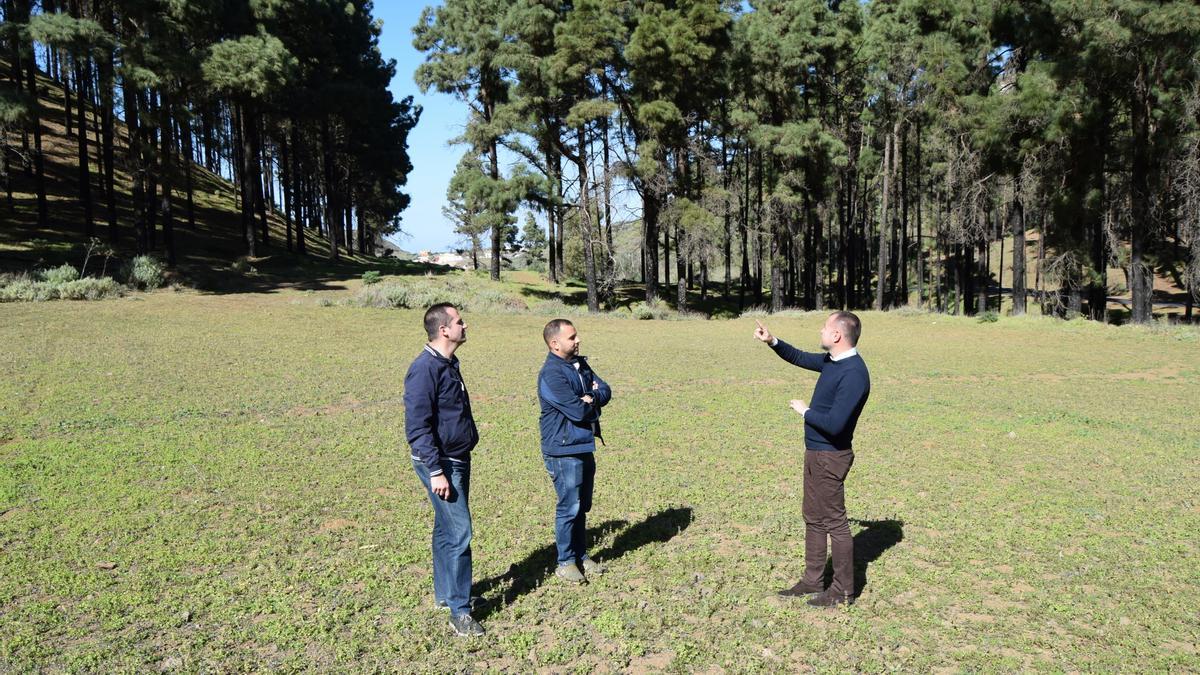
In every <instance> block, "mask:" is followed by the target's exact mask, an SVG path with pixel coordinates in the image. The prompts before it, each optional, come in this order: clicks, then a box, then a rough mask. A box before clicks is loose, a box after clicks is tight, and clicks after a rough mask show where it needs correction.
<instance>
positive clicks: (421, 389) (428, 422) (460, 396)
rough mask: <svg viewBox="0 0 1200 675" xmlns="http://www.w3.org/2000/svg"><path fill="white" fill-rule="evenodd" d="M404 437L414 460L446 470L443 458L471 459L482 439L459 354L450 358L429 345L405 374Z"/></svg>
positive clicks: (434, 472) (431, 471)
mask: <svg viewBox="0 0 1200 675" xmlns="http://www.w3.org/2000/svg"><path fill="white" fill-rule="evenodd" d="M404 436H405V437H406V438H407V439H408V444H409V445H410V446H412V457H413V459H417V460H420V461H421V462H422V463H423V464H425V466H426V467H428V468H429V475H431V476H436V475H438V474H440V473H442V465H441V461H442V460H443V459H449V460H452V461H458V462H469V461H471V450H473V449H474V448H475V444H476V443H478V442H479V431H478V430H477V429H476V428H475V418H473V417H472V416H471V399H470V397H469V396H467V385H466V383H464V382H463V378H462V373H461V372H460V371H459V368H458V357H457V356H455V357H452V358H449V359H448V358H446V357H444V356H442V355H441V354H440V353H438V351H437V350H436V349H434V348H433V347H430V346H429V345H425V349H423V350H421V353H420V354H418V355H417V358H416V359H414V360H413V362H412V365H411V366H409V367H408V374H407V375H405V376H404Z"/></svg>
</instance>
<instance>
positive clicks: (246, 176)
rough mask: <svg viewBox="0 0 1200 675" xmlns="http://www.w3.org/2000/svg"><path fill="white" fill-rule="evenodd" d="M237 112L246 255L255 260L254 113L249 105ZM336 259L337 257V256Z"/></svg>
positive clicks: (239, 108) (256, 255) (238, 109)
mask: <svg viewBox="0 0 1200 675" xmlns="http://www.w3.org/2000/svg"><path fill="white" fill-rule="evenodd" d="M236 110H237V118H238V120H237V121H238V124H237V125H236V126H237V130H238V140H239V141H240V143H239V145H240V155H241V157H240V159H241V162H240V166H239V171H238V173H239V174H240V175H241V180H240V181H239V183H240V185H241V187H242V189H241V192H242V234H243V235H244V236H245V238H246V255H248V256H250V257H251V258H255V257H258V249H257V245H258V237H257V236H256V234H255V232H254V187H253V184H252V183H251V181H252V180H253V176H254V166H253V162H254V143H253V141H252V140H251V136H252V135H253V132H252V130H251V128H250V127H251V126H252V125H253V124H254V122H253V119H254V112H253V110H252V109H251V108H250V106H249V105H248V104H247V105H239V106H237V108H236ZM334 257H335V258H336V257H337V256H336V254H334Z"/></svg>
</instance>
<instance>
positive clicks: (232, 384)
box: [0, 290, 1200, 673]
mask: <svg viewBox="0 0 1200 675" xmlns="http://www.w3.org/2000/svg"><path fill="white" fill-rule="evenodd" d="M348 292H349V291H337V290H334V291H326V292H322V293H303V292H298V291H294V290H284V291H281V292H277V293H258V294H240V295H239V294H227V295H216V294H214V295H205V294H198V293H191V292H184V293H173V292H171V291H159V292H156V293H151V294H145V295H135V296H132V297H127V298H123V299H119V300H111V301H102V302H93V303H67V302H56V303H31V304H10V305H4V306H0V344H3V345H4V349H3V351H2V352H0V670H2V671H30V670H43V669H44V670H50V671H60V670H69V671H92V672H106V673H107V672H117V671H148V670H150V671H152V670H157V669H173V670H181V671H226V672H227V671H238V670H260V669H262V670H267V669H280V670H322V671H326V670H340V671H348V672H361V671H384V672H386V671H396V670H404V671H410V670H411V671H429V672H447V671H461V670H468V669H469V670H477V671H487V670H508V671H527V670H535V669H548V670H551V671H575V672H590V671H605V670H625V669H628V670H633V671H658V670H672V671H694V670H708V671H722V670H724V671H728V672H746V671H787V670H800V669H815V670H821V671H847V670H870V671H877V670H887V669H904V670H917V671H925V670H932V669H948V670H964V671H978V670H983V671H1011V670H1015V669H1033V670H1054V671H1059V670H1159V671H1165V670H1175V671H1179V670H1196V669H1198V668H1200V651H1198V650H1200V646H1198V643H1200V619H1198V614H1197V609H1196V608H1197V606H1198V604H1200V558H1198V555H1197V554H1198V551H1197V536H1196V533H1197V532H1200V503H1198V502H1197V494H1198V492H1197V487H1196V486H1197V484H1198V482H1200V461H1197V460H1198V459H1200V424H1198V423H1197V415H1196V406H1197V401H1198V400H1200V384H1198V382H1200V340H1198V339H1197V338H1198V334H1197V332H1196V331H1195V329H1184V328H1179V329H1144V328H1135V327H1120V328H1118V327H1112V326H1104V325H1097V324H1094V323H1086V322H1069V323H1063V322H1057V321H1054V320H1049V319H1036V318H1029V319H1023V320H1022V319H1010V318H1002V319H1001V320H1000V321H999V322H997V323H990V324H985V323H978V322H976V321H974V320H970V319H966V318H955V317H946V316H935V315H921V314H910V315H900V314H899V313H893V314H874V313H867V314H864V315H863V316H864V321H865V334H864V337H863V341H862V344H861V349H862V353H863V354H864V356H865V358H866V359H867V362H868V364H869V366H870V367H871V371H872V375H873V393H872V397H871V401H870V403H869V405H868V407H867V410H866V413H865V415H864V418H863V420H862V422H861V423H860V425H859V435H858V438H857V439H856V446H857V458H856V461H855V465H854V469H853V471H852V472H851V474H850V478H849V480H848V482H847V502H848V507H849V510H850V514H851V517H852V518H854V519H856V521H855V523H854V524H853V529H854V531H855V533H856V542H857V545H858V546H857V552H858V557H859V571H860V577H861V579H860V583H863V582H865V586H864V587H863V589H862V596H861V598H860V600H859V602H858V604H856V605H855V606H853V607H851V608H849V609H843V610H835V611H827V610H814V609H810V608H808V607H805V606H804V605H803V604H800V603H790V602H782V601H780V600H778V599H776V598H775V597H774V595H773V594H774V591H775V590H777V589H779V588H782V587H784V586H786V585H790V584H791V583H793V582H794V581H795V580H796V579H797V578H798V576H799V575H800V573H801V571H802V568H803V561H802V559H801V557H802V551H803V522H802V519H801V499H800V497H801V495H800V485H801V477H800V461H801V457H802V456H801V454H800V451H801V446H800V439H801V433H802V429H801V425H800V423H799V420H798V417H797V416H796V415H795V414H794V413H793V412H791V411H790V410H789V409H788V407H787V401H788V399H790V398H793V397H801V398H806V399H807V398H808V395H809V394H810V393H811V390H812V385H813V382H814V375H813V374H811V373H807V372H805V371H801V370H799V369H796V368H792V367H791V366H788V365H787V364H785V363H784V362H783V361H781V360H780V359H778V358H777V357H776V356H774V354H772V353H771V351H770V350H769V349H767V348H765V347H764V346H763V345H761V344H759V343H757V342H755V341H754V340H753V339H752V337H751V335H750V334H751V331H752V329H753V322H752V321H750V320H748V319H742V320H736V321H700V320H692V321H677V322H675V321H673V322H661V321H633V320H628V319H618V318H612V317H605V318H587V317H585V318H581V319H579V320H578V322H577V325H578V326H579V329H580V334H581V336H582V338H583V341H584V346H583V351H584V353H587V354H589V355H591V362H592V364H593V366H594V367H595V369H596V370H597V372H598V373H599V374H600V375H601V376H603V377H605V378H606V379H607V380H608V381H609V382H610V383H611V384H612V386H613V389H614V392H615V399H614V401H613V403H612V404H611V405H610V406H609V407H608V409H607V410H606V414H605V418H606V437H607V440H608V446H607V447H606V448H604V449H603V450H601V451H600V453H599V454H598V464H599V474H598V478H597V490H596V505H595V508H594V510H593V512H592V515H591V518H590V523H591V524H592V525H593V527H594V532H595V536H596V542H595V544H594V546H593V551H594V552H595V553H598V557H599V558H601V559H602V560H604V561H605V562H606V563H607V564H608V566H609V569H610V573H609V574H608V575H605V576H603V577H599V578H597V579H595V580H594V581H593V582H592V583H591V584H589V585H587V586H584V587H565V586H562V585H558V584H556V583H554V580H553V579H551V578H550V569H551V567H552V565H553V560H554V558H553V553H552V548H551V547H552V544H553V539H552V522H553V489H552V487H551V485H550V481H549V479H548V477H547V476H546V474H545V471H544V469H543V468H542V465H541V459H540V455H539V452H538V438H537V427H536V414H537V413H536V395H535V390H534V382H535V376H536V371H537V368H538V366H539V364H540V362H541V360H542V358H543V356H544V347H543V345H542V344H541V341H540V329H541V326H542V324H543V322H544V321H545V320H546V317H542V316H530V315H495V316H485V315H477V314H471V313H467V314H466V319H467V322H468V324H469V326H470V328H469V331H468V332H469V335H470V340H469V342H468V343H467V344H466V345H465V346H464V347H463V349H462V350H461V351H460V352H459V354H460V356H461V358H462V361H463V371H464V373H465V376H466V378H467V382H468V385H469V387H471V389H472V399H473V401H474V403H475V409H476V414H477V417H478V421H479V423H480V430H481V434H482V439H483V440H482V442H481V445H480V447H479V449H478V450H477V453H476V455H475V465H474V477H473V485H472V508H473V512H474V519H475V531H476V539H475V546H474V550H475V560H476V563H475V577H476V584H477V586H476V590H477V592H482V595H483V596H484V598H485V600H486V606H485V607H484V608H483V610H482V611H481V612H479V613H478V614H477V616H480V617H481V618H482V620H483V623H484V625H485V626H486V627H487V629H488V631H489V632H488V635H487V636H486V637H485V638H483V639H480V640H473V641H472V640H465V639H455V638H453V637H451V635H450V632H449V628H448V627H447V626H446V616H445V614H443V613H439V612H436V611H434V610H433V609H432V608H431V605H432V597H431V587H430V579H429V570H430V562H429V560H430V553H429V532H430V524H431V520H432V516H431V511H430V509H429V505H428V503H427V500H426V497H425V495H424V493H423V491H422V489H421V488H420V486H419V483H418V481H417V479H416V477H415V475H414V474H413V471H412V468H411V465H410V463H409V459H408V448H407V446H406V444H405V443H404V437H403V409H402V405H401V400H402V398H401V397H402V390H401V385H402V380H403V375H404V372H405V370H406V368H407V366H408V363H409V361H410V360H411V359H412V358H413V356H414V355H415V354H416V353H417V352H418V350H419V349H420V347H421V344H422V342H423V337H422V334H421V331H420V329H419V322H420V315H419V313H418V312H416V311H395V310H380V309H361V308H353V307H347V306H328V307H325V306H319V303H318V299H319V297H325V296H331V297H340V295H344V294H347V293H348ZM822 319H823V315H822V314H811V315H805V316H800V317H793V318H786V319H784V318H777V319H773V320H772V321H770V322H769V325H770V326H771V328H772V329H773V331H774V332H775V333H776V334H778V335H780V336H782V337H783V338H785V339H788V340H791V341H793V342H794V343H796V344H798V345H800V346H812V345H815V342H816V339H817V337H816V336H817V330H818V328H819V326H820V323H821V321H822Z"/></svg>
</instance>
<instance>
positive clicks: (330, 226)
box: [321, 116, 342, 260]
mask: <svg viewBox="0 0 1200 675" xmlns="http://www.w3.org/2000/svg"><path fill="white" fill-rule="evenodd" d="M321 145H322V151H323V153H324V161H323V162H322V164H324V167H325V226H326V230H328V232H329V258H330V259H331V260H337V259H338V243H339V242H338V237H339V236H340V235H341V232H342V228H341V216H339V215H338V213H339V211H338V205H337V201H338V197H337V196H336V195H338V194H339V191H338V189H337V187H336V185H335V181H334V176H335V175H336V171H335V170H334V165H333V139H332V138H331V136H330V132H329V117H328V116H326V117H325V118H324V119H322V121H321Z"/></svg>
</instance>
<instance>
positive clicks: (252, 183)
mask: <svg viewBox="0 0 1200 675" xmlns="http://www.w3.org/2000/svg"><path fill="white" fill-rule="evenodd" d="M247 122H248V123H249V127H248V129H247V131H248V132H249V134H250V139H251V142H252V143H253V147H252V148H251V150H250V152H251V156H250V159H251V163H250V166H249V167H248V174H249V175H248V176H247V177H246V185H247V187H249V188H250V189H251V191H252V193H251V194H248V195H247V198H248V199H252V200H253V204H254V209H255V211H256V212H257V213H258V219H259V234H260V236H261V237H262V246H263V248H264V249H266V248H268V247H269V246H270V245H271V229H270V225H269V223H268V222H267V203H266V196H265V195H264V194H263V178H264V176H265V175H266V172H265V171H264V170H263V162H262V156H263V142H262V115H261V114H258V113H257V112H256V114H254V115H251V116H250V118H249V119H248V120H247Z"/></svg>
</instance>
